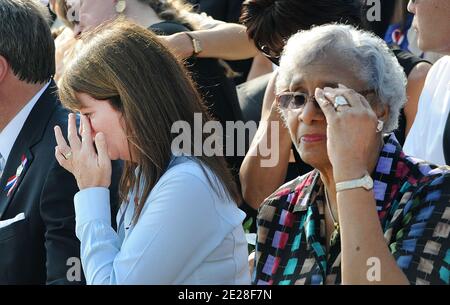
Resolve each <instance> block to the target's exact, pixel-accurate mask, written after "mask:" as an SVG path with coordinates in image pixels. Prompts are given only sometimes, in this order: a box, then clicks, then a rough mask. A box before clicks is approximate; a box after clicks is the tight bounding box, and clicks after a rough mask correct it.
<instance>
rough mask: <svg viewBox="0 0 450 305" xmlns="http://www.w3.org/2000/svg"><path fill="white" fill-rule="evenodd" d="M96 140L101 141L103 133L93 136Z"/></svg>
mask: <svg viewBox="0 0 450 305" xmlns="http://www.w3.org/2000/svg"><path fill="white" fill-rule="evenodd" d="M95 137H96V138H97V140H100V141H103V140H104V139H105V137H104V135H103V133H101V132H99V133H97V135H96V136H95Z"/></svg>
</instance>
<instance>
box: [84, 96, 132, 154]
mask: <svg viewBox="0 0 450 305" xmlns="http://www.w3.org/2000/svg"><path fill="white" fill-rule="evenodd" d="M77 98H78V101H79V102H80V103H81V105H82V107H81V108H80V113H82V114H84V115H86V116H87V117H88V119H89V121H90V123H91V129H92V137H93V138H94V137H95V135H96V134H97V133H98V132H102V133H103V134H104V135H105V138H106V143H107V145H108V155H109V158H110V159H111V160H118V159H120V160H130V159H131V158H130V153H129V150H128V142H127V136H126V133H125V124H124V122H123V117H122V114H121V113H120V112H118V111H117V110H115V109H114V108H113V107H112V106H111V104H110V103H109V102H108V101H101V100H96V99H94V98H93V97H91V96H90V95H88V94H86V93H77Z"/></svg>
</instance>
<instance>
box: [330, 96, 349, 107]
mask: <svg viewBox="0 0 450 305" xmlns="http://www.w3.org/2000/svg"><path fill="white" fill-rule="evenodd" d="M339 106H350V104H349V102H348V101H347V99H346V98H345V97H343V96H342V95H338V96H336V97H335V98H334V109H336V110H337V109H338V107H339Z"/></svg>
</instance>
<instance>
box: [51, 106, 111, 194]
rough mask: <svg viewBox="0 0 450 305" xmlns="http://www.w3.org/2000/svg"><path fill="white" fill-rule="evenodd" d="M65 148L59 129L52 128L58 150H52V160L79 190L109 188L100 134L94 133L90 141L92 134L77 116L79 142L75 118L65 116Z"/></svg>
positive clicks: (108, 165)
mask: <svg viewBox="0 0 450 305" xmlns="http://www.w3.org/2000/svg"><path fill="white" fill-rule="evenodd" d="M67 134H68V140H69V145H67V142H66V140H65V139H64V137H63V135H62V132H61V129H60V127H59V126H56V127H55V137H56V142H57V144H58V146H56V147H55V156H56V159H57V160H58V163H59V164H60V165H61V166H62V167H64V168H65V169H66V170H68V171H69V172H71V173H72V174H73V175H74V176H75V179H76V180H77V184H78V187H79V189H80V190H82V189H85V188H89V187H109V185H110V184H111V173H112V167H111V160H110V158H109V156H108V148H107V145H106V139H105V136H104V134H102V133H98V134H97V135H96V136H95V147H96V148H97V152H96V151H95V147H94V142H93V140H92V131H91V125H90V123H89V120H88V118H87V117H86V116H84V115H81V141H80V138H79V136H78V132H77V128H76V120H75V115H74V114H73V113H72V114H70V115H69V123H68V133H67Z"/></svg>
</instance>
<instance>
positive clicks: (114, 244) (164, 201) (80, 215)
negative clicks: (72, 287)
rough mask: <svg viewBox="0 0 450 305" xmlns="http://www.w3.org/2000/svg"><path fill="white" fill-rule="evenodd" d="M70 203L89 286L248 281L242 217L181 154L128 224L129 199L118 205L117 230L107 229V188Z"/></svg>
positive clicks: (85, 192) (85, 193)
mask: <svg viewBox="0 0 450 305" xmlns="http://www.w3.org/2000/svg"><path fill="white" fill-rule="evenodd" d="M206 172H207V173H208V176H209V177H210V179H212V181H213V182H217V181H218V180H216V179H217V178H216V176H215V175H214V174H213V173H212V172H211V171H210V170H208V169H206ZM219 185H220V184H219ZM220 189H222V187H221V186H220ZM222 190H223V189H222ZM130 198H134V195H133V194H131V196H130ZM74 201H75V214H76V234H77V236H78V238H79V239H80V241H81V262H82V265H83V270H84V273H85V276H86V281H87V283H88V284H205V285H206V284H211V285H214V284H250V282H251V280H250V273H249V267H248V260H247V257H248V246H247V241H246V238H245V234H244V230H243V227H242V221H243V219H244V218H245V213H244V212H243V211H241V210H240V209H239V208H238V207H237V205H236V204H235V203H234V202H233V201H232V200H230V199H224V198H221V197H220V196H218V195H217V194H216V192H215V191H214V190H213V189H212V188H211V186H210V184H209V182H208V179H207V176H206V175H205V173H204V172H203V170H202V168H201V167H200V166H199V164H198V163H196V162H194V161H193V160H192V159H190V158H188V157H176V158H175V157H174V158H173V159H172V162H171V164H170V166H169V168H168V170H167V171H166V172H165V173H164V175H163V176H162V177H161V179H160V180H159V181H158V183H157V184H156V185H155V187H154V188H153V189H152V191H151V193H150V195H149V197H148V198H147V200H146V202H145V205H144V207H143V209H142V212H141V215H140V217H139V219H138V221H137V223H136V224H135V225H133V224H132V217H133V215H134V204H133V203H132V202H133V201H131V203H130V204H129V205H124V204H123V205H122V207H121V209H120V211H119V213H118V215H117V224H118V232H116V231H114V230H113V229H112V227H111V217H110V201H109V190H108V189H107V188H88V189H84V190H82V191H80V192H78V193H77V194H76V195H75V200H74ZM122 216H123V217H122Z"/></svg>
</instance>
